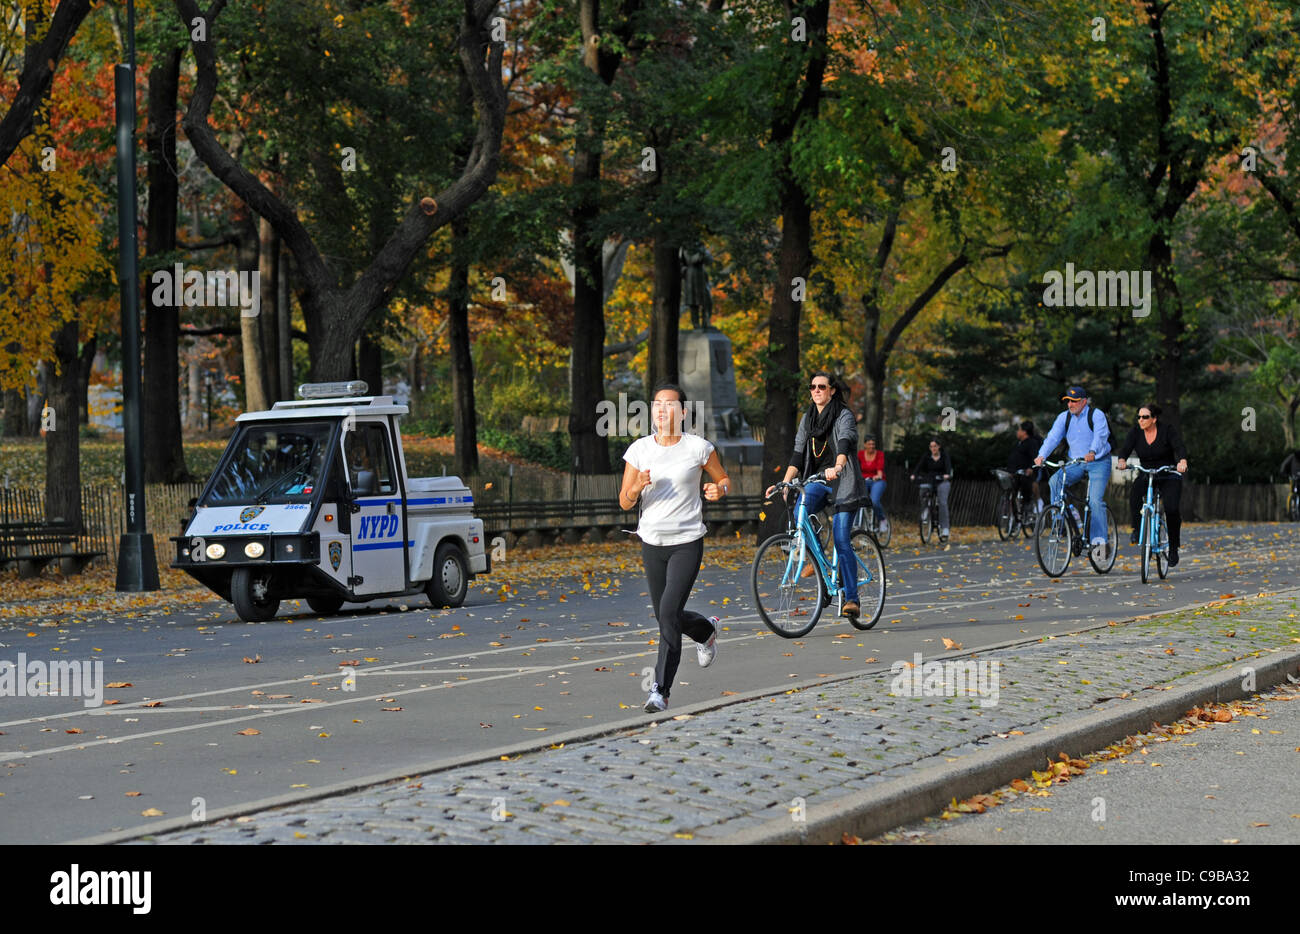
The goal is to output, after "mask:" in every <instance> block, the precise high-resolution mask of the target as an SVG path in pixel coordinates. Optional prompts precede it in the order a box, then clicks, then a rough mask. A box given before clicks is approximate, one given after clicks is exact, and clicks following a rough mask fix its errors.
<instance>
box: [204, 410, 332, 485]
mask: <svg viewBox="0 0 1300 934" xmlns="http://www.w3.org/2000/svg"><path fill="white" fill-rule="evenodd" d="M333 427H334V426H333V424H332V423H329V422H316V423H312V422H295V423H293V424H292V425H266V424H253V425H246V426H244V427H243V428H242V429H241V431H240V434H239V435H237V436H236V437H235V439H234V441H232V442H231V444H230V450H229V452H228V453H227V456H226V457H225V459H224V460H223V461H222V464H221V467H220V468H219V469H218V472H217V475H216V476H215V477H213V480H212V484H211V486H210V487H209V489H208V493H207V495H206V496H205V497H204V498H203V502H202V505H204V506H243V505H250V504H265V503H305V502H309V501H310V500H311V498H312V496H313V495H314V494H315V493H316V492H318V490H319V487H320V485H321V483H322V482H323V477H324V469H325V455H326V452H327V450H328V443H329V438H330V434H331V432H332V431H333Z"/></svg>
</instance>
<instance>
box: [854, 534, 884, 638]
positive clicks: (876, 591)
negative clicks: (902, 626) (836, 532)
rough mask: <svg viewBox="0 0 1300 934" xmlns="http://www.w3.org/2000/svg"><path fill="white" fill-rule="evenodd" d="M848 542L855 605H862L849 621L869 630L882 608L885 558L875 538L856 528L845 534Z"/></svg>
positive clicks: (878, 618)
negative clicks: (853, 564)
mask: <svg viewBox="0 0 1300 934" xmlns="http://www.w3.org/2000/svg"><path fill="white" fill-rule="evenodd" d="M849 544H850V545H852V546H853V557H854V559H855V560H856V562H857V568H856V571H857V581H858V605H859V606H861V607H862V609H861V610H860V611H859V614H858V618H857V619H853V618H852V617H850V619H849V622H850V623H852V624H853V625H854V626H855V627H857V628H858V629H870V628H871V627H872V626H874V625H876V623H877V622H879V621H880V614H881V613H882V612H883V611H884V609H885V557H884V555H882V554H881V553H880V545H879V544H878V543H877V542H876V540H875V538H873V537H872V536H870V535H868V534H867V533H866V532H863V531H862V530H860V529H859V530H858V531H856V532H854V533H853V534H852V535H851V536H849Z"/></svg>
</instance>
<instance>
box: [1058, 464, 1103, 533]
mask: <svg viewBox="0 0 1300 934" xmlns="http://www.w3.org/2000/svg"><path fill="white" fill-rule="evenodd" d="M1084 474H1087V475H1088V511H1089V512H1090V513H1091V519H1090V521H1089V523H1088V534H1089V535H1090V536H1091V540H1090V542H1089V544H1092V545H1096V544H1098V543H1101V542H1105V541H1106V514H1105V512H1104V509H1105V502H1104V497H1105V494H1106V485H1107V484H1108V483H1110V455H1109V454H1107V455H1105V456H1104V457H1099V458H1097V459H1096V460H1095V461H1093V462H1092V463H1090V464H1075V465H1074V466H1073V467H1062V468H1061V469H1060V470H1058V471H1057V472H1056V473H1054V474H1052V480H1051V484H1050V486H1051V489H1052V502H1056V501H1057V500H1058V499H1060V498H1061V497H1062V495H1063V494H1062V489H1061V488H1062V486H1064V485H1066V484H1073V483H1077V482H1078V481H1079V480H1080V479H1081V478H1082V477H1083V475H1084Z"/></svg>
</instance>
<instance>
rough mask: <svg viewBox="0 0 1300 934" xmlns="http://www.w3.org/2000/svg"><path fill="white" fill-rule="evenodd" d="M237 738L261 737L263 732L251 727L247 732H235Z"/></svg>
mask: <svg viewBox="0 0 1300 934" xmlns="http://www.w3.org/2000/svg"><path fill="white" fill-rule="evenodd" d="M235 735H236V736H261V735H262V731H261V730H255V729H253V728H252V727H251V726H250V727H249V728H248V729H246V730H235Z"/></svg>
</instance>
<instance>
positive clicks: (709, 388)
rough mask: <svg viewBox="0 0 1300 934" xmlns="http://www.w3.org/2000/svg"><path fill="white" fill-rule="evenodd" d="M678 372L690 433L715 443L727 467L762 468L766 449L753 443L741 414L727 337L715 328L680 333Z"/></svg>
mask: <svg viewBox="0 0 1300 934" xmlns="http://www.w3.org/2000/svg"><path fill="white" fill-rule="evenodd" d="M677 369H678V372H679V374H680V376H681V382H682V389H684V390H686V397H687V399H688V400H689V402H688V407H689V414H690V415H691V416H692V423H691V427H689V428H688V429H687V430H688V431H691V432H692V433H694V434H698V435H703V436H704V437H706V438H708V439H709V440H710V441H712V442H713V445H714V447H716V448H717V449H718V456H719V457H721V458H722V460H723V462H724V463H727V464H744V465H751V464H753V465H758V464H762V462H763V445H762V443H761V442H758V441H755V440H754V438H753V436H752V435H751V434H750V431H749V424H748V423H747V422H746V421H745V417H744V415H742V414H741V412H740V402H739V397H738V396H737V393H736V373H735V369H734V367H733V366H732V360H731V341H730V340H728V339H727V336H726V335H725V334H723V333H722V332H721V331H718V330H715V329H714V328H705V329H703V330H699V331H695V330H691V331H681V332H680V333H679V335H678V338H677Z"/></svg>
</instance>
